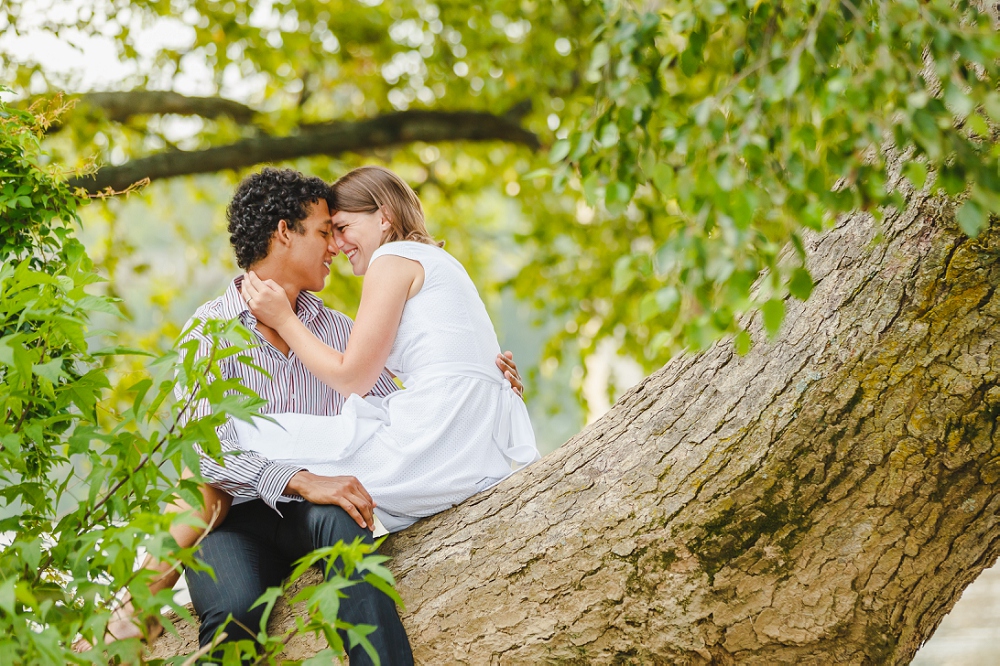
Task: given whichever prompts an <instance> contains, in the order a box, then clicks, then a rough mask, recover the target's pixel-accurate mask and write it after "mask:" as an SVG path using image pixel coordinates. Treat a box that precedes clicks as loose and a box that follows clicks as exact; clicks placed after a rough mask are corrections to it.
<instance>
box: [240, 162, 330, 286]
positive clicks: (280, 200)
mask: <svg viewBox="0 0 1000 666" xmlns="http://www.w3.org/2000/svg"><path fill="white" fill-rule="evenodd" d="M331 198H332V194H331V190H330V186H329V185H327V184H326V182H324V181H323V180H322V179H320V178H316V177H314V176H306V175H304V174H302V173H299V172H298V171H295V170H294V169H274V168H272V167H266V168H264V169H262V170H261V171H260V172H258V173H253V174H250V175H249V176H247V177H246V178H244V179H243V181H242V182H240V184H239V186H237V188H236V192H235V193H234V194H233V198H232V200H231V201H230V202H229V206H227V207H226V219H228V220H229V242H230V244H232V246H233V251H234V252H235V253H236V263H237V264H239V267H240V268H242V269H243V270H247V269H248V268H250V266H252V265H253V264H255V263H257V262H258V261H260V260H261V259H263V258H264V257H266V256H267V253H268V251H269V250H270V247H271V236H272V235H274V232H275V230H276V229H277V228H278V222H279V221H280V220H285V221H286V222H287V223H288V226H289V228H290V229H291V230H292V231H295V232H297V233H303V232H304V231H305V228H304V227H303V226H302V225H301V224H300V222H301V221H302V220H304V219H305V218H306V217H308V215H309V212H308V211H307V210H306V207H307V206H308V205H309V204H311V203H315V202H317V201H319V200H321V199H323V200H325V201H326V202H327V204H328V205H329V203H330V199H331Z"/></svg>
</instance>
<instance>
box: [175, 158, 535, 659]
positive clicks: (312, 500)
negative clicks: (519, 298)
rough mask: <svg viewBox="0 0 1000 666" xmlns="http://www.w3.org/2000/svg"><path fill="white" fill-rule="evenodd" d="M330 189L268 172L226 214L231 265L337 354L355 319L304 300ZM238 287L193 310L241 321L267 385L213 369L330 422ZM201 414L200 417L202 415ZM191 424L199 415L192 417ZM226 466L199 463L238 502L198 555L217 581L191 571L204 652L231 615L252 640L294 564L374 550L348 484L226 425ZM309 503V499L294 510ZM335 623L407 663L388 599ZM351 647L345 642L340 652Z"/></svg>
mask: <svg viewBox="0 0 1000 666" xmlns="http://www.w3.org/2000/svg"><path fill="white" fill-rule="evenodd" d="M329 193H330V190H329V187H328V186H327V184H326V183H324V182H323V181H322V180H320V179H318V178H310V177H306V176H303V175H302V174H300V173H298V172H296V171H292V170H289V169H284V170H278V169H271V168H267V169H264V170H263V171H261V172H260V173H256V174H253V175H251V176H248V177H247V178H245V179H244V180H243V182H242V183H240V185H239V187H238V188H237V190H236V193H235V194H234V196H233V200H232V201H231V203H230V204H229V207H228V209H227V216H228V218H229V233H230V241H231V243H232V246H233V249H234V251H235V253H236V259H237V263H238V264H239V266H240V268H242V269H244V270H251V269H252V270H254V271H255V272H256V274H257V275H258V276H259V277H260V278H261V279H265V280H266V279H271V280H274V281H275V282H277V283H278V284H279V285H281V286H282V287H283V288H284V290H285V293H286V294H287V295H288V299H289V301H290V302H292V303H295V304H296V314H297V316H298V317H299V318H300V319H301V320H302V322H303V323H304V324H305V325H306V326H307V327H308V328H309V329H310V330H312V331H313V332H314V333H315V334H316V335H317V337H319V339H321V340H323V341H324V342H325V343H327V344H329V345H330V346H332V347H334V348H336V349H338V350H341V351H343V350H344V349H345V348H346V346H347V337H348V335H349V333H350V330H351V320H350V319H349V318H348V317H346V316H345V315H343V314H341V313H339V312H335V311H334V310H331V309H329V308H326V307H324V306H323V304H322V302H321V301H320V300H319V299H318V298H317V297H316V296H314V295H312V294H311V293H309V292H313V291H319V290H320V289H322V288H323V285H324V283H325V281H326V278H327V276H328V275H329V272H330V262H331V261H332V260H333V258H334V257H335V256H336V255H337V254H338V252H339V251H338V249H337V246H336V244H335V243H334V241H333V233H332V231H333V230H332V222H331V219H330V209H329V202H328V196H329ZM241 282H242V277H240V278H236V280H234V281H233V282H232V283H231V284H230V285H229V288H228V289H227V290H226V292H225V294H223V295H222V296H221V297H219V298H217V299H215V300H213V301H210V302H208V303H206V304H205V305H203V306H202V307H200V308H199V309H198V310H197V311H196V312H195V314H194V317H195V318H197V319H199V320H202V321H204V320H207V319H238V320H239V321H240V322H241V323H242V324H243V325H244V326H246V327H247V328H248V329H249V330H250V331H252V332H253V333H254V334H255V335H256V336H257V338H258V342H259V345H260V346H259V347H258V348H256V349H253V350H252V351H251V352H250V355H251V356H252V358H253V361H254V363H255V364H257V365H258V366H260V367H262V368H263V369H265V370H266V371H267V372H268V373H269V374H270V378H268V377H266V376H264V375H263V374H261V373H259V372H257V371H256V370H254V369H252V368H250V367H248V366H247V365H245V364H242V363H239V362H237V361H235V359H234V358H232V357H230V358H227V359H224V360H223V361H222V362H221V363H220V371H221V373H222V375H223V376H224V377H240V378H242V379H243V381H244V383H245V384H246V385H247V386H248V387H250V388H252V389H253V390H254V391H256V392H257V394H258V395H260V396H261V397H262V398H264V399H265V400H266V401H267V404H266V406H265V407H264V409H263V410H262V411H263V412H265V413H279V412H300V413H307V414H317V415H329V416H332V415H336V414H338V413H339V412H340V408H341V406H342V405H343V402H344V397H343V396H341V395H340V394H338V393H337V392H335V391H334V390H333V389H332V388H330V387H328V386H326V385H325V384H323V383H322V382H321V381H319V380H318V379H316V377H314V376H313V375H311V374H310V373H309V372H308V371H307V370H306V368H305V367H304V366H303V365H302V363H301V362H300V361H299V359H298V358H297V357H296V356H295V355H294V353H290V350H289V348H288V345H286V344H285V342H284V341H283V340H282V339H281V338H280V337H279V336H278V335H277V334H276V333H275V332H274V331H273V330H271V329H270V328H268V327H267V326H265V325H263V324H262V323H259V322H257V321H256V319H255V318H254V317H253V315H252V314H251V313H250V310H249V308H247V306H246V303H245V302H244V301H243V299H242V297H241V296H240V285H241ZM192 335H193V336H194V337H195V338H197V339H198V340H199V341H200V349H199V353H201V354H207V353H208V350H209V345H210V343H209V340H208V339H207V338H205V336H204V335H202V334H201V332H200V331H198V330H197V329H196V330H195V331H194V332H193V333H192ZM497 364H498V367H500V370H501V371H503V372H504V373H505V375H506V376H507V377H508V379H510V380H511V382H512V383H513V385H514V386H515V388H516V390H518V391H520V390H521V389H522V386H521V384H520V378H519V377H518V375H517V369H516V366H514V365H513V363H512V361H510V360H509V358H508V357H504V356H501V357H499V358H498V360H497ZM394 390H396V386H395V384H394V383H393V382H392V379H391V378H390V376H389V375H388V374H387V373H383V375H382V376H381V377H380V378H379V380H378V382H377V383H376V385H375V387H374V388H373V389H372V391H371V393H372V394H373V395H376V396H385V395H388V394H389V393H390V392H392V391H394ZM201 408H202V409H207V407H204V406H202V407H201ZM195 414H196V415H200V414H199V413H198V411H197V410H196V411H195ZM219 439H220V440H221V442H222V449H223V451H237V452H238V453H236V454H230V455H226V456H225V458H224V461H223V464H221V465H220V464H218V463H216V462H215V461H212V460H210V459H208V458H203V460H202V466H201V471H202V474H203V475H205V476H206V477H208V479H210V481H211V482H212V485H213V486H215V487H217V488H219V489H221V490H224V491H226V492H228V493H230V494H232V495H234V496H235V497H237V498H238V499H237V502H240V499H243V500H244V501H242V502H241V503H237V502H234V505H233V507H232V508H231V509H230V511H229V514H228V516H227V518H226V520H225V521H224V522H223V523H222V524H221V525H220V526H218V527H217V528H215V529H214V530H213V531H212V532H211V533H210V534H209V535H208V536H207V537H206V538H205V539H204V541H203V542H202V544H201V548H200V551H199V557H200V558H201V559H202V560H204V561H205V562H206V563H208V564H209V565H210V566H211V567H212V569H213V571H214V572H215V576H216V578H215V579H213V578H212V577H211V576H209V575H208V574H206V573H194V572H190V571H189V572H188V585H189V587H190V591H191V599H192V601H193V602H194V607H195V610H196V611H197V613H198V615H199V618H200V620H201V627H200V630H199V642H200V643H201V644H202V645H206V644H208V643H209V642H210V641H211V640H212V638H213V636H214V635H215V633H216V630H217V629H218V628H219V627H221V626H223V624H225V622H226V620H227V618H228V617H229V615H230V614H232V617H233V618H234V619H235V620H236V622H233V623H229V624H228V625H226V628H225V631H226V632H227V634H228V638H227V640H239V639H244V638H252V637H253V636H252V635H251V634H249V633H248V632H247V631H246V630H245V629H244V628H243V627H247V628H249V629H250V630H251V631H256V629H257V627H259V626H260V618H261V616H262V613H263V608H262V607H258V608H255V609H253V610H250V606H251V605H252V604H253V602H254V601H256V600H257V598H258V597H259V596H260V595H261V594H262V593H263V592H264V590H265V589H266V588H268V587H270V586H274V585H280V584H281V582H282V580H283V579H284V578H285V577H286V576H287V575H288V574H289V572H290V571H291V566H292V563H293V562H294V561H296V560H297V559H299V558H301V557H303V556H304V555H306V554H308V553H310V552H311V551H313V550H315V549H317V548H322V547H325V546H331V545H333V544H335V543H337V542H338V541H341V540H343V541H345V542H351V541H353V540H354V539H355V538H357V537H362V538H364V539H366V540H368V541H370V540H371V538H372V537H371V531H370V529H371V527H372V525H373V524H374V522H373V521H374V516H373V513H372V509H373V502H372V498H371V497H370V496H369V495H368V493H367V491H366V490H365V489H364V486H363V485H362V484H361V483H360V482H359V481H358V479H356V478H354V477H346V476H339V477H324V476H319V475H316V474H311V473H310V472H308V471H306V470H304V469H302V468H300V467H295V466H290V465H286V464H281V463H276V462H273V461H271V460H268V459H266V458H263V457H262V456H260V455H258V454H256V453H253V452H249V451H239V447H238V444H237V440H236V436H235V429H234V427H233V424H232V422H231V421H229V422H227V423H226V424H225V425H224V426H222V427H221V428H220V429H219ZM290 500H304V501H290ZM345 594H346V595H347V598H346V599H344V600H343V602H342V604H341V618H342V619H343V620H345V621H346V622H349V623H351V624H368V625H374V626H376V627H377V629H376V631H374V632H373V633H371V634H369V636H368V639H369V640H370V641H371V643H372V646H373V647H374V648H375V650H376V652H377V653H378V654H379V656H380V659H381V662H382V663H383V664H386V665H388V664H409V663H412V655H411V652H410V645H409V641H408V639H407V637H406V632H405V631H404V630H403V627H402V624H401V623H400V621H399V616H398V614H397V612H396V608H395V604H394V603H393V601H392V600H391V599H390V598H389V597H387V596H386V595H385V594H383V593H382V592H380V591H379V590H377V589H375V588H374V587H372V586H371V585H368V584H367V583H357V584H355V585H353V586H351V587H349V588H347V589H346V590H345ZM348 644H349V643H348V642H347V640H346V637H345V645H348ZM349 656H350V660H351V664H352V666H356V665H357V664H366V663H370V659H369V657H368V655H367V653H366V652H365V651H364V649H363V648H361V647H360V646H357V647H355V648H354V649H352V650H350V652H349Z"/></svg>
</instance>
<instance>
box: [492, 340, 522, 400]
mask: <svg viewBox="0 0 1000 666" xmlns="http://www.w3.org/2000/svg"><path fill="white" fill-rule="evenodd" d="M497 367H498V368H500V372H502V373H503V376H504V377H506V378H507V381H509V382H510V385H511V387H513V389H514V391H516V392H517V394H518V395H519V396H521V397H522V398H524V382H522V381H521V375H519V374H518V372H517V364H516V363H514V352H509V351H508V352H504V353H502V354H497Z"/></svg>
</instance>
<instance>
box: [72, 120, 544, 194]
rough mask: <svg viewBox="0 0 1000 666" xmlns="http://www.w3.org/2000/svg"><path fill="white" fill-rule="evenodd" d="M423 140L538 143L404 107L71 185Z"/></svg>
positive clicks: (148, 161)
mask: <svg viewBox="0 0 1000 666" xmlns="http://www.w3.org/2000/svg"><path fill="white" fill-rule="evenodd" d="M414 141H424V142H427V143H436V142H440V141H506V142H509V143H518V144H522V145H525V146H528V147H530V148H538V147H539V145H540V143H539V141H538V137H537V136H536V135H535V134H533V133H532V132H529V131H528V130H526V129H524V128H523V127H521V126H520V125H519V124H517V122H516V121H514V120H512V119H510V118H509V117H508V116H504V117H500V116H495V115H492V114H489V113H479V112H471V111H455V112H448V111H404V112H401V113H393V114H389V115H385V116H380V117H378V118H372V119H370V120H361V121H357V122H338V123H329V124H325V125H312V126H309V127H308V128H305V129H303V130H302V131H300V133H298V134H296V135H293V136H285V137H273V136H262V137H254V138H249V139H243V140H241V141H237V142H235V143H232V144H229V145H227V146H216V147H212V148H206V149H205V150H196V151H173V152H167V153H159V154H157V155H151V156H149V157H143V158H140V159H136V160H132V161H130V162H126V163H125V164H122V165H120V166H110V167H104V168H103V169H101V170H99V171H98V172H97V173H96V174H94V175H93V176H84V177H79V178H74V179H72V180H71V181H70V184H71V185H72V186H74V187H82V188H84V189H85V190H87V191H88V192H91V193H96V192H99V191H101V190H103V189H105V188H107V187H111V188H114V189H115V190H121V189H124V188H126V187H128V186H129V185H131V184H132V183H135V182H137V181H139V180H142V179H143V178H149V179H150V180H158V179H162V178H172V177H175V176H187V175H192V174H198V173H213V172H216V171H221V170H223V169H239V168H242V167H248V166H253V165H254V164H260V163H262V162H280V161H284V160H292V159H296V158H299V157H308V156H311V155H339V154H342V153H346V152H358V151H364V150H372V149H374V148H387V147H391V146H399V145H402V144H407V143H412V142H414Z"/></svg>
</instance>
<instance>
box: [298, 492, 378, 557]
mask: <svg viewBox="0 0 1000 666" xmlns="http://www.w3.org/2000/svg"><path fill="white" fill-rule="evenodd" d="M303 504H305V505H306V506H304V507H303V510H304V511H305V524H306V528H307V529H308V530H309V532H310V535H311V537H312V543H313V547H314V548H325V547H327V546H332V545H334V544H335V543H337V542H338V541H343V542H344V543H351V542H353V541H354V540H355V539H356V538H358V537H361V539H363V540H365V541H368V542H369V543H371V542H372V541H373V539H372V533H371V532H370V531H369V530H367V529H365V528H363V527H361V526H360V525H358V524H357V523H356V522H355V521H354V519H353V518H351V516H350V515H349V514H348V513H347V512H346V511H344V510H343V509H341V508H340V507H339V506H336V505H333V504H310V503H308V502H304V503H303Z"/></svg>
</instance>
